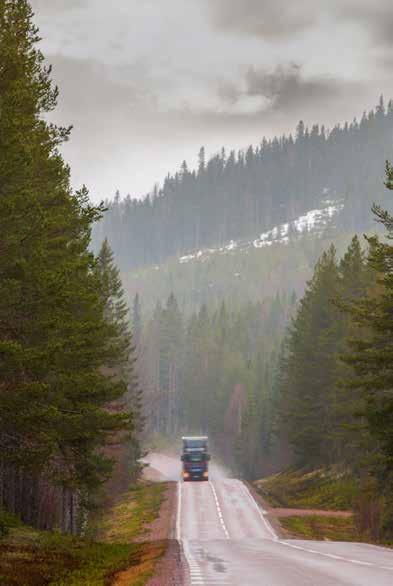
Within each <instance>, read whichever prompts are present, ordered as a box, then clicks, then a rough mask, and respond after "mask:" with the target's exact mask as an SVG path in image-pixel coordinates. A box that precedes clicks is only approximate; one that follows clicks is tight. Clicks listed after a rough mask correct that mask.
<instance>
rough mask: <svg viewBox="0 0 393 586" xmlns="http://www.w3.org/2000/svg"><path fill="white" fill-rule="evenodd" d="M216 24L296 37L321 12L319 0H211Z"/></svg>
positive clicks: (262, 34)
mask: <svg viewBox="0 0 393 586" xmlns="http://www.w3.org/2000/svg"><path fill="white" fill-rule="evenodd" d="M207 2H208V6H209V9H210V10H211V14H212V18H213V23H214V24H215V25H216V26H217V27H218V28H221V29H223V30H228V31H232V32H237V33H243V34H248V35H255V36H258V37H263V38H266V39H272V38H282V37H291V36H296V35H298V34H299V33H301V32H302V31H304V30H305V29H307V28H309V27H311V26H312V25H313V24H314V22H315V20H316V18H317V14H318V8H317V7H316V2H315V0H303V1H302V2H301V3H300V2H288V0H274V1H272V0H243V1H242V2H239V0H207Z"/></svg>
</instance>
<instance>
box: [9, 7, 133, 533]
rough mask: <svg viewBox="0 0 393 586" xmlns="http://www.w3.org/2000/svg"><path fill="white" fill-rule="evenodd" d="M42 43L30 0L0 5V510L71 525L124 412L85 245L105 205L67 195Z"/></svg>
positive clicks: (101, 469)
mask: <svg viewBox="0 0 393 586" xmlns="http://www.w3.org/2000/svg"><path fill="white" fill-rule="evenodd" d="M38 41H39V38H38V31H37V29H36V27H35V26H34V25H33V24H32V11H31V8H30V6H29V3H28V2H27V0H18V1H16V2H14V1H8V0H3V1H2V2H0V78H1V83H0V104H1V116H0V276H1V278H0V381H1V383H0V460H1V466H0V470H1V471H2V477H1V478H0V485H1V486H0V494H1V498H2V502H1V503H0V506H4V507H8V508H10V509H11V510H14V512H17V513H19V514H20V515H21V516H22V518H23V519H24V520H28V521H29V522H30V523H32V524H38V523H39V522H40V523H42V524H44V525H45V526H47V527H48V526H50V525H51V523H52V524H53V523H54V524H61V526H62V527H63V529H65V530H71V531H75V530H76V529H77V521H76V518H77V514H76V513H77V511H76V509H77V508H78V503H79V505H80V504H81V498H82V495H83V496H84V498H85V499H86V497H87V495H89V494H90V493H91V491H92V490H94V489H95V488H97V486H99V485H100V484H101V482H102V481H103V480H104V479H105V478H106V477H107V476H108V475H109V474H110V469H111V463H110V461H109V460H108V458H106V457H105V456H104V455H103V454H102V448H103V446H104V445H105V444H106V443H107V442H108V441H110V440H111V438H112V437H113V436H114V435H116V434H117V433H118V432H119V431H120V430H122V429H125V428H128V427H130V425H131V420H130V417H129V415H128V414H127V413H116V414H114V413H110V412H108V410H107V409H106V406H107V405H108V403H110V402H111V401H114V400H116V399H118V398H119V397H121V396H122V395H123V394H124V392H125V390H126V388H125V385H124V383H122V382H121V381H118V380H116V379H114V378H111V377H107V376H105V375H104V374H103V370H102V369H103V368H104V367H106V366H110V367H113V366H115V365H119V364H120V363H121V361H122V356H120V357H119V356H117V355H116V350H117V348H115V346H114V345H113V344H112V340H113V335H114V328H113V325H111V324H109V323H108V322H107V320H106V319H105V315H104V310H105V302H104V299H103V296H102V290H101V282H100V279H99V278H98V276H97V273H96V271H95V259H94V257H93V255H92V254H91V252H90V251H89V245H90V235H91V226H92V223H93V222H94V221H96V220H98V219H99V218H100V217H101V215H102V211H103V208H102V206H92V205H91V204H90V203H89V201H88V197H87V192H86V190H85V189H82V190H81V191H80V192H78V193H73V192H72V191H71V188H70V185H69V169H68V167H67V166H66V165H65V164H64V162H63V160H62V158H61V156H60V153H59V146H60V145H61V143H62V142H64V141H65V140H67V139H68V137H69V132H70V129H67V128H58V127H56V126H54V125H53V124H50V123H48V122H47V117H46V115H47V113H48V112H50V111H51V110H53V109H54V107H55V105H56V100H57V95H58V91H57V88H54V87H53V86H52V84H51V80H50V73H51V72H50V68H48V67H46V66H45V65H44V57H43V55H42V54H41V52H40V51H39V50H38V48H37V43H38ZM26 486H29V487H30V490H29V491H28V492H27V491H26V489H25V488H26ZM50 486H51V487H52V490H54V488H53V487H54V486H61V487H63V504H64V507H63V515H62V518H60V519H59V517H58V512H57V509H56V503H54V502H53V499H52V501H51V500H50V499H48V498H46V495H47V494H50V493H49V490H50V489H49V487H50ZM27 494H28V495H29V497H28V498H27V496H26V495H27ZM79 509H80V506H79Z"/></svg>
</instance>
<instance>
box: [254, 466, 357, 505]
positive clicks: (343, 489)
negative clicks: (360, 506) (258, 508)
mask: <svg viewBox="0 0 393 586" xmlns="http://www.w3.org/2000/svg"><path fill="white" fill-rule="evenodd" d="M255 486H256V489H257V491H258V492H259V493H260V494H261V495H262V496H263V498H265V499H266V500H267V501H268V502H269V503H270V504H271V505H272V506H273V507H289V508H301V509H322V510H339V511H340V510H348V509H352V508H353V505H354V501H355V499H356V497H357V495H358V486H357V484H356V481H355V479H354V478H353V477H352V476H350V475H348V474H345V473H343V472H339V471H337V470H334V469H330V470H314V471H313V472H304V471H302V470H295V471H293V470H292V471H287V472H282V473H280V474H276V475H274V476H270V477H268V478H265V479H262V480H258V481H256V482H255Z"/></svg>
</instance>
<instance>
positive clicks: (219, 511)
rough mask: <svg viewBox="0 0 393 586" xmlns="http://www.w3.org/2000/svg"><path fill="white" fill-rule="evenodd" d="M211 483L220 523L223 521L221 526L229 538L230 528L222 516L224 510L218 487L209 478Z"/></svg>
mask: <svg viewBox="0 0 393 586" xmlns="http://www.w3.org/2000/svg"><path fill="white" fill-rule="evenodd" d="M209 484H210V488H211V489H212V491H213V496H214V500H215V502H216V508H217V513H218V518H219V520H220V523H221V527H222V529H223V531H224V534H225V537H226V538H227V539H229V533H228V529H227V527H226V525H225V521H224V517H223V516H222V511H221V507H220V503H219V501H218V496H217V493H216V489H215V488H214V485H213V483H212V482H210V480H209Z"/></svg>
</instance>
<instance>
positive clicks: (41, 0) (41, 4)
mask: <svg viewBox="0 0 393 586" xmlns="http://www.w3.org/2000/svg"><path fill="white" fill-rule="evenodd" d="M86 2H87V0H32V2H31V4H32V6H33V8H34V10H35V11H41V10H42V11H45V12H46V13H48V14H51V13H52V14H53V13H58V12H65V11H67V10H73V9H74V8H81V7H83V6H85V5H86Z"/></svg>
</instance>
